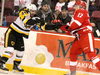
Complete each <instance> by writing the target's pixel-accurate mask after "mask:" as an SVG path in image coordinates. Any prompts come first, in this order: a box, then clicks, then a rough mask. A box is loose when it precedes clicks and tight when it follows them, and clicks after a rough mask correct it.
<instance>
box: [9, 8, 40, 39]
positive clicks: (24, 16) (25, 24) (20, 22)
mask: <svg viewBox="0 0 100 75" xmlns="http://www.w3.org/2000/svg"><path fill="white" fill-rule="evenodd" d="M37 18H38V19H40V18H39V17H38V16H36V15H34V17H33V18H31V17H30V12H29V11H28V9H26V8H23V9H21V10H20V12H19V17H18V18H17V19H16V21H14V22H13V23H12V24H11V25H10V28H12V29H13V30H15V31H16V32H18V33H20V34H22V35H24V37H25V36H26V37H28V35H29V32H30V29H31V28H32V27H33V26H35V25H36V23H37Z"/></svg>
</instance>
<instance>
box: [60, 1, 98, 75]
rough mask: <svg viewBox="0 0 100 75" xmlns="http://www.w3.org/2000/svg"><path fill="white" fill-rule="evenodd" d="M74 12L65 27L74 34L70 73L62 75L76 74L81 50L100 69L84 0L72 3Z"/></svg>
mask: <svg viewBox="0 0 100 75" xmlns="http://www.w3.org/2000/svg"><path fill="white" fill-rule="evenodd" d="M74 8H75V12H74V14H73V16H72V20H71V22H70V24H69V25H66V27H65V28H66V29H67V30H69V31H70V32H71V34H72V35H75V36H76V38H75V40H74V42H73V44H72V47H71V49H70V73H68V74H64V75H76V65H77V55H78V54H81V53H82V52H83V51H84V53H85V54H87V55H88V57H89V58H90V59H91V60H92V62H93V63H94V64H95V66H96V67H97V68H98V69H99V70H100V59H99V57H98V56H97V55H96V54H95V47H94V36H93V34H92V26H91V24H90V22H89V15H88V11H87V10H86V9H85V8H86V3H85V2H84V1H77V2H76V3H75V5H74ZM61 27H63V26H61Z"/></svg>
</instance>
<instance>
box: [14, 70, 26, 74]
mask: <svg viewBox="0 0 100 75" xmlns="http://www.w3.org/2000/svg"><path fill="white" fill-rule="evenodd" d="M13 73H16V74H24V72H19V71H17V70H13Z"/></svg>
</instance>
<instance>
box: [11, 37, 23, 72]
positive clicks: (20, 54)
mask: <svg viewBox="0 0 100 75" xmlns="http://www.w3.org/2000/svg"><path fill="white" fill-rule="evenodd" d="M15 49H16V57H15V60H14V62H13V63H14V64H13V72H24V69H22V68H21V67H20V63H21V61H22V58H23V55H24V42H23V38H22V37H18V39H17V42H16V44H15Z"/></svg>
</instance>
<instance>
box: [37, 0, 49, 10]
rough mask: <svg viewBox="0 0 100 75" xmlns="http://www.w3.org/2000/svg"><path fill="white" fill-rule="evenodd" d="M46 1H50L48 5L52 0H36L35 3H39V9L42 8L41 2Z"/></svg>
mask: <svg viewBox="0 0 100 75" xmlns="http://www.w3.org/2000/svg"><path fill="white" fill-rule="evenodd" d="M45 1H46V2H47V3H48V5H50V6H51V0H36V1H35V3H37V4H38V10H39V9H40V8H41V3H42V2H45Z"/></svg>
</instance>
